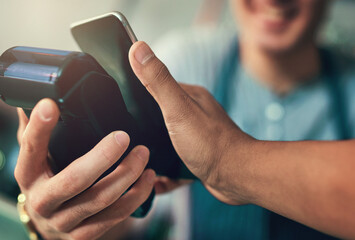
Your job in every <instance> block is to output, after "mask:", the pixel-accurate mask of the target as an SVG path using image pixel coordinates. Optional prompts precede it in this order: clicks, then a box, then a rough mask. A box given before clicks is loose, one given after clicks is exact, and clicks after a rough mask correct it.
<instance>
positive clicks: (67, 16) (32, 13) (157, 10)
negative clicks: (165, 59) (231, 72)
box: [0, 0, 355, 239]
mask: <svg viewBox="0 0 355 240" xmlns="http://www.w3.org/2000/svg"><path fill="white" fill-rule="evenodd" d="M109 11H120V12H122V13H123V14H124V15H125V16H126V17H127V19H128V20H129V22H130V24H131V26H132V28H133V30H134V32H135V33H136V35H137V37H138V39H140V40H144V41H146V42H148V43H149V44H150V45H153V46H154V43H155V42H156V41H157V40H159V39H160V38H162V37H163V36H164V35H166V34H168V33H169V32H171V31H176V30H181V31H182V32H183V31H184V30H187V29H191V28H196V27H208V28H216V29H218V28H220V27H226V26H227V27H231V28H233V27H234V21H233V19H232V17H231V14H230V12H229V6H228V0H194V1H191V0H178V1H172V0H170V1H169V0H144V1H143V0H101V1H97V0H11V1H8V0H7V1H5V0H0V29H1V32H0V54H1V53H2V52H4V51H5V50H7V49H8V48H10V47H13V46H18V45H22V46H32V47H42V48H53V49H63V50H79V48H78V47H77V45H76V44H75V42H74V40H73V38H72V37H71V34H70V31H69V25H70V24H71V23H72V22H75V21H78V20H82V19H86V18H90V17H93V16H96V15H100V14H103V13H106V12H109ZM354 13H355V1H350V0H338V1H333V7H332V8H331V12H330V13H329V15H328V17H327V23H326V24H325V26H324V29H323V31H322V33H321V34H320V39H319V40H320V41H321V42H323V43H324V44H327V45H332V46H335V47H337V48H340V49H341V50H342V51H345V52H348V53H349V52H350V53H353V54H355V28H354V27H353V25H354V21H353V19H354V17H353V15H354ZM16 130H17V116H16V111H15V109H13V108H10V107H8V106H6V105H5V104H4V103H3V102H0V239H26V237H25V235H24V231H23V229H22V227H21V225H20V224H18V220H17V217H16V211H15V209H14V202H15V199H16V196H17V194H18V189H17V186H16V183H15V181H14V178H13V169H14V166H15V164H16V159H17V153H18V146H17V141H16ZM10 223H11V224H10Z"/></svg>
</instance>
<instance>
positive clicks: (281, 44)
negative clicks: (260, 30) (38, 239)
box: [258, 38, 296, 55]
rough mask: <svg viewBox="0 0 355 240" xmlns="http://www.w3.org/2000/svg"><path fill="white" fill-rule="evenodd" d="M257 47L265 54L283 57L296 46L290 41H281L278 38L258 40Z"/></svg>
mask: <svg viewBox="0 0 355 240" xmlns="http://www.w3.org/2000/svg"><path fill="white" fill-rule="evenodd" d="M258 45H259V48H260V49H262V50H263V51H265V52H267V53H270V54H275V55H284V54H288V53H289V52H290V51H292V50H293V49H294V48H295V45H296V44H295V43H293V42H292V41H288V40H283V39H280V38H263V39H260V41H259V44H258Z"/></svg>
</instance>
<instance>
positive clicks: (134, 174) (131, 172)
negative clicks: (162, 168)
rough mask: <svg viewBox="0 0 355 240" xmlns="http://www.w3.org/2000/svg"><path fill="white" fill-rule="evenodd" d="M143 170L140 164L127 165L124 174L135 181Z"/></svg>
mask: <svg viewBox="0 0 355 240" xmlns="http://www.w3.org/2000/svg"><path fill="white" fill-rule="evenodd" d="M137 162H138V161H137ZM143 169H144V165H143V163H141V164H139V165H138V164H136V165H132V164H127V166H126V169H125V171H126V174H127V176H128V177H129V178H132V179H137V178H138V177H139V176H140V172H141V171H142V170H143Z"/></svg>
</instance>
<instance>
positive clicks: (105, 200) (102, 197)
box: [82, 192, 114, 211]
mask: <svg viewBox="0 0 355 240" xmlns="http://www.w3.org/2000/svg"><path fill="white" fill-rule="evenodd" d="M113 201H114V198H113V197H111V196H109V194H107V193H105V192H97V193H95V194H94V197H93V202H94V204H95V206H96V207H98V208H100V209H103V208H106V207H107V206H109V205H111V204H112V203H113ZM82 211H83V210H82Z"/></svg>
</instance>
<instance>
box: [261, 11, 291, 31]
mask: <svg viewBox="0 0 355 240" xmlns="http://www.w3.org/2000/svg"><path fill="white" fill-rule="evenodd" d="M260 11H261V13H260V14H261V18H262V20H263V25H264V26H265V27H266V28H267V29H268V30H272V31H275V32H277V31H282V30H284V29H285V28H286V27H287V26H288V24H289V23H290V22H291V21H292V20H293V19H294V17H295V16H296V14H297V8H295V7H274V6H266V7H265V8H263V9H260Z"/></svg>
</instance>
